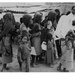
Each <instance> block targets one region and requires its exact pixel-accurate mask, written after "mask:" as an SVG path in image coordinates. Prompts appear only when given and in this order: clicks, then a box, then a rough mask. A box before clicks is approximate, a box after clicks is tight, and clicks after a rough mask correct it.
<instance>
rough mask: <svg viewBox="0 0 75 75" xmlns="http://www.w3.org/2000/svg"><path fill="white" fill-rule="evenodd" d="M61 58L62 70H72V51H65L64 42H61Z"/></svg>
mask: <svg viewBox="0 0 75 75" xmlns="http://www.w3.org/2000/svg"><path fill="white" fill-rule="evenodd" d="M61 46H62V47H61V48H62V54H63V55H62V57H61V60H60V63H61V64H62V68H66V70H68V71H72V70H73V49H67V47H66V45H65V42H64V41H62V44H61Z"/></svg>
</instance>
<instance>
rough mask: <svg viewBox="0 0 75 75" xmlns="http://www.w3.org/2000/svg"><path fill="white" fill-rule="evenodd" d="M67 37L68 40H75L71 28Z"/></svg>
mask: <svg viewBox="0 0 75 75" xmlns="http://www.w3.org/2000/svg"><path fill="white" fill-rule="evenodd" d="M65 38H66V41H68V40H71V41H73V40H74V38H75V35H74V32H73V31H71V30H70V31H69V32H68V33H67V35H66V36H65Z"/></svg>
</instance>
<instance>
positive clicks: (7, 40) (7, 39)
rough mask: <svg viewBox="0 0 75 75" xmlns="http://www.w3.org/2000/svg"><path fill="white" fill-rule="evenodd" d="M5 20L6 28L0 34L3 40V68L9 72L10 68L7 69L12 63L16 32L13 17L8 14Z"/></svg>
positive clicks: (4, 17)
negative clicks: (13, 40) (13, 34)
mask: <svg viewBox="0 0 75 75" xmlns="http://www.w3.org/2000/svg"><path fill="white" fill-rule="evenodd" d="M3 19H4V26H3V31H2V32H1V34H0V40H2V63H3V67H2V70H1V71H3V70H4V69H6V70H8V69H9V68H8V67H7V64H8V63H11V62H12V56H13V53H12V41H11V40H12V35H11V33H12V31H13V30H14V25H13V24H14V23H13V22H14V21H13V15H12V14H11V13H10V12H9V13H6V14H5V15H4V16H3Z"/></svg>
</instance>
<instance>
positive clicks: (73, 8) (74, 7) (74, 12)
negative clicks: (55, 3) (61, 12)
mask: <svg viewBox="0 0 75 75" xmlns="http://www.w3.org/2000/svg"><path fill="white" fill-rule="evenodd" d="M71 10H72V13H73V15H75V6H72V9H71Z"/></svg>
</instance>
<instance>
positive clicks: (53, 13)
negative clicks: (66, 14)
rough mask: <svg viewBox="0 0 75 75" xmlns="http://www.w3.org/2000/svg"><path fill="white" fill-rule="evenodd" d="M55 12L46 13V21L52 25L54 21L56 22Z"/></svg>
mask: <svg viewBox="0 0 75 75" xmlns="http://www.w3.org/2000/svg"><path fill="white" fill-rule="evenodd" d="M56 16H57V14H56V12H55V11H50V12H49V13H48V20H50V21H51V22H52V24H53V23H54V21H55V20H56Z"/></svg>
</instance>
